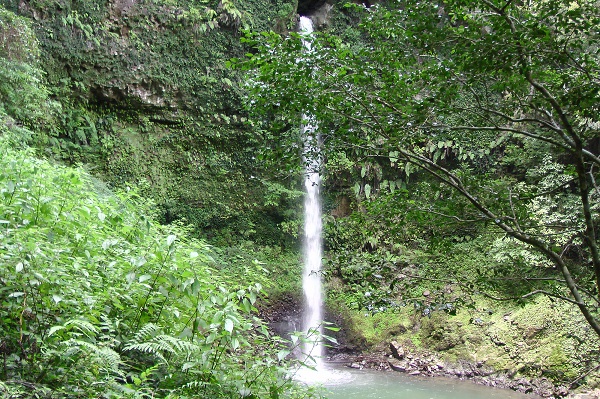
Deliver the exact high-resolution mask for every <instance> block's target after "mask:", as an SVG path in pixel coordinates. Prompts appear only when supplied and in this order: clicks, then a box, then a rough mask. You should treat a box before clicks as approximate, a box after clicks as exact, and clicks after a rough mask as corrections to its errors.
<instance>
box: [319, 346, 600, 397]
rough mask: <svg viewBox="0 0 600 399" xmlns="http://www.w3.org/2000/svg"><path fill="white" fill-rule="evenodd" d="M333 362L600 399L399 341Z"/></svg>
mask: <svg viewBox="0 0 600 399" xmlns="http://www.w3.org/2000/svg"><path fill="white" fill-rule="evenodd" d="M328 360H329V361H330V362H334V363H342V364H344V365H346V366H347V367H350V368H354V369H375V370H381V371H391V372H394V371H395V372H401V373H406V374H409V375H415V376H417V375H418V376H427V377H436V376H443V377H450V378H458V379H461V380H466V379H468V380H471V381H473V382H475V383H477V384H482V385H486V386H491V387H497V388H504V389H511V390H513V391H517V392H521V393H526V394H531V395H532V397H533V398H535V397H538V398H545V399H559V398H569V399H600V390H594V391H589V392H584V393H571V392H569V389H568V387H566V386H563V385H558V386H556V385H554V384H553V383H552V381H550V380H549V379H548V378H545V377H539V378H524V377H516V376H515V374H516V373H515V372H514V371H511V370H500V371H498V370H493V369H491V368H490V367H488V366H486V365H485V364H484V363H483V362H467V361H460V362H457V363H448V362H445V361H443V360H440V359H439V358H438V357H436V356H435V355H434V354H432V353H415V352H414V351H410V350H408V349H407V348H405V347H403V346H402V345H400V344H398V343H397V342H396V341H391V342H390V343H389V347H388V348H387V350H380V351H375V352H371V353H369V354H364V355H352V354H348V353H338V354H334V355H332V356H330V357H329V358H328Z"/></svg>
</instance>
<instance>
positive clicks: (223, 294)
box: [0, 132, 306, 398]
mask: <svg viewBox="0 0 600 399" xmlns="http://www.w3.org/2000/svg"><path fill="white" fill-rule="evenodd" d="M7 134H8V133H7V132H4V134H3V135H2V136H0V151H1V153H2V155H3V156H2V159H1V160H0V166H1V168H0V169H1V170H2V173H0V193H1V197H0V201H1V202H0V225H1V226H0V227H1V230H0V257H1V258H2V268H1V272H0V302H1V304H2V306H1V309H2V310H1V311H0V318H1V320H2V323H1V325H0V330H1V333H0V335H1V336H2V338H1V339H0V353H1V355H2V368H1V372H0V376H1V378H2V380H3V381H4V382H3V383H1V384H0V391H2V392H3V395H13V396H12V397H29V396H30V395H32V394H34V393H35V394H36V395H38V396H37V397H43V396H44V395H50V394H51V393H52V394H53V395H58V396H60V397H73V398H88V397H89V398H91V397H107V398H108V397H171V398H175V397H181V398H184V397H206V398H217V397H222V398H232V397H253V398H258V397H261V398H262V397H271V398H279V397H288V396H291V395H294V393H293V392H295V387H294V384H292V383H291V380H290V379H289V375H288V373H289V371H290V370H291V369H290V368H289V366H290V365H289V364H288V363H287V362H284V361H283V357H284V356H285V355H286V354H287V353H288V351H287V346H285V345H284V343H283V342H279V341H277V340H274V339H273V337H272V336H271V335H270V333H269V332H268V331H267V329H266V326H265V325H264V324H263V322H262V321H260V320H259V319H258V318H257V317H256V309H255V308H254V305H255V303H256V300H257V298H258V296H259V295H261V285H260V283H258V282H257V281H259V280H262V281H266V276H265V275H264V269H263V268H262V266H261V265H260V264H259V263H256V262H255V264H254V265H252V263H250V264H246V265H245V268H246V272H247V273H245V274H244V273H241V272H240V271H239V269H238V271H237V272H232V271H230V272H228V271H226V270H225V271H223V270H219V269H220V268H227V267H228V266H227V265H219V264H217V263H216V262H215V260H214V259H213V258H212V256H213V253H212V251H211V249H210V247H208V246H207V245H206V244H205V243H203V242H201V241H196V240H193V239H189V238H186V237H189V230H188V229H186V228H184V227H183V226H176V225H174V226H171V227H167V228H163V227H161V226H159V225H158V224H157V223H156V222H155V221H154V220H153V219H152V216H151V213H152V212H151V211H152V209H151V208H150V207H149V206H148V205H147V201H142V200H141V199H140V198H139V197H137V195H136V194H135V192H133V191H129V192H122V193H120V194H118V195H117V194H114V193H112V192H110V191H108V190H106V189H105V188H104V187H103V186H102V184H101V183H99V182H98V181H96V180H94V179H92V178H91V177H90V176H89V175H87V174H86V173H85V172H84V171H82V170H81V169H74V168H67V167H60V166H57V165H53V164H51V163H49V162H47V161H42V160H39V159H37V158H35V157H34V156H33V155H32V152H31V151H28V150H14V149H13V148H12V146H13V145H14V144H12V143H10V141H9V140H7V136H6V135H7ZM144 203H146V205H144ZM148 215H150V216H148ZM252 269H254V271H253V270H252ZM230 273H232V274H230ZM243 276H247V279H244V278H243ZM250 279H252V280H253V281H250ZM304 395H306V393H305V394H304ZM52 397H56V396H52Z"/></svg>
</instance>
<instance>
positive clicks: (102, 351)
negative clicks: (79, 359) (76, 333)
mask: <svg viewBox="0 0 600 399" xmlns="http://www.w3.org/2000/svg"><path fill="white" fill-rule="evenodd" d="M64 344H65V345H67V347H69V349H70V350H67V353H70V352H71V351H72V350H74V349H76V350H78V351H81V352H86V353H87V354H88V355H91V360H92V361H93V362H94V363H96V364H98V365H99V366H100V367H101V368H102V369H104V370H106V371H109V372H112V373H117V374H120V373H121V371H120V367H121V365H122V363H123V362H122V361H121V356H119V354H118V353H117V352H115V351H114V350H112V349H110V348H108V347H100V346H98V345H95V344H92V343H91V342H87V341H81V340H76V339H70V340H68V341H65V342H64Z"/></svg>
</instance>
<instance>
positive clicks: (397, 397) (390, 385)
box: [298, 364, 538, 399]
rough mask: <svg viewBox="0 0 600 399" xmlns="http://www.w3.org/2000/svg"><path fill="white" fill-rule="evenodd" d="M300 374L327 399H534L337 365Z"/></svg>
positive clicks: (446, 381) (446, 380)
mask: <svg viewBox="0 0 600 399" xmlns="http://www.w3.org/2000/svg"><path fill="white" fill-rule="evenodd" d="M325 367H326V368H325V369H323V370H317V371H310V370H309V371H306V372H301V373H300V375H299V376H298V380H300V381H302V382H304V383H307V384H319V385H323V386H324V388H325V397H326V398H327V399H489V398H491V399H536V398H538V397H537V396H533V395H525V394H522V393H519V392H514V391H510V390H507V389H498V388H492V387H487V386H483V385H477V384H475V383H472V382H469V381H461V380H458V379H453V378H444V377H421V376H411V375H408V374H404V373H398V372H394V371H375V370H356V369H351V368H347V367H344V366H341V365H331V364H329V365H325Z"/></svg>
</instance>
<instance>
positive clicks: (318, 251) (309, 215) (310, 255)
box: [300, 17, 323, 368]
mask: <svg viewBox="0 0 600 399" xmlns="http://www.w3.org/2000/svg"><path fill="white" fill-rule="evenodd" d="M312 31H313V28H312V21H311V20H310V19H309V18H306V17H301V18H300V32H301V33H302V34H305V35H310V34H311V33H312ZM304 47H305V48H306V50H307V51H310V42H309V41H308V40H305V41H304ZM302 119H303V133H304V163H305V165H306V180H305V181H304V186H305V187H306V196H305V199H304V273H303V277H302V288H303V290H304V299H305V301H304V302H305V310H304V328H303V331H305V332H307V333H308V334H309V343H308V344H307V345H305V347H304V352H305V353H307V354H310V356H311V357H312V358H314V359H315V363H316V364H315V366H316V367H317V368H319V366H320V364H321V361H322V360H321V357H322V355H323V346H322V344H321V343H319V342H318V338H319V337H318V336H319V335H320V333H321V332H322V328H321V324H322V320H323V318H322V303H323V294H322V288H321V258H322V254H323V248H322V242H321V229H322V225H321V203H320V200H319V188H320V184H321V177H320V176H319V171H318V170H319V167H320V163H321V162H320V159H319V157H318V156H316V155H315V154H316V153H317V152H318V151H317V148H316V146H317V144H315V143H318V136H317V135H316V132H315V130H316V123H315V122H314V120H313V118H312V117H311V116H310V115H303V117H302ZM316 333H318V334H316Z"/></svg>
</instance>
